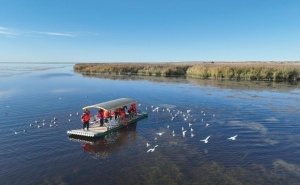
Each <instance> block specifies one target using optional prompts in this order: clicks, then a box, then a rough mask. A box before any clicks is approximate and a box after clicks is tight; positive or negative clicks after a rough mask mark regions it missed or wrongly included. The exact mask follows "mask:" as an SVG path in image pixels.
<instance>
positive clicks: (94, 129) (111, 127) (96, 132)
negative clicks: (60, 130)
mask: <svg viewBox="0 0 300 185" xmlns="http://www.w3.org/2000/svg"><path fill="white" fill-rule="evenodd" d="M147 116H148V114H147V113H145V112H143V113H138V114H137V115H136V116H135V117H134V118H131V119H129V120H128V123H127V125H128V124H131V123H134V122H136V121H138V120H140V119H143V118H145V117H147ZM122 127H124V126H123V125H122V124H120V120H116V121H115V122H114V124H110V123H105V124H104V126H102V127H100V125H99V122H90V128H89V130H86V129H85V130H83V129H76V130H68V131H67V134H70V135H78V136H86V137H101V136H104V135H106V134H108V133H110V132H112V131H115V130H117V129H119V128H122Z"/></svg>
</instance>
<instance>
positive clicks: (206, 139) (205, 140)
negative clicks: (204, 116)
mask: <svg viewBox="0 0 300 185" xmlns="http://www.w3.org/2000/svg"><path fill="white" fill-rule="evenodd" d="M209 138H210V136H208V137H207V138H205V139H203V140H200V141H203V142H204V143H208V139H209Z"/></svg>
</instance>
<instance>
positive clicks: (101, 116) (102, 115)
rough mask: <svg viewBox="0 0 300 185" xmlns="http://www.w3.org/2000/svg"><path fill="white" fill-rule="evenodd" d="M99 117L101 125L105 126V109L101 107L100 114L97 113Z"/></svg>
mask: <svg viewBox="0 0 300 185" xmlns="http://www.w3.org/2000/svg"><path fill="white" fill-rule="evenodd" d="M97 117H98V118H99V120H100V127H102V126H103V120H104V111H103V109H99V110H98V115H97Z"/></svg>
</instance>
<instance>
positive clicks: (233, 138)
mask: <svg viewBox="0 0 300 185" xmlns="http://www.w3.org/2000/svg"><path fill="white" fill-rule="evenodd" d="M237 136H238V135H235V136H232V137H230V138H227V139H230V140H232V141H234V140H235V139H236V137H237Z"/></svg>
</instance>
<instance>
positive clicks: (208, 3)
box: [0, 0, 300, 63]
mask: <svg viewBox="0 0 300 185" xmlns="http://www.w3.org/2000/svg"><path fill="white" fill-rule="evenodd" d="M299 60H300V0H0V62H71V63H78V62H182V61H233V62H234V61H299Z"/></svg>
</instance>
